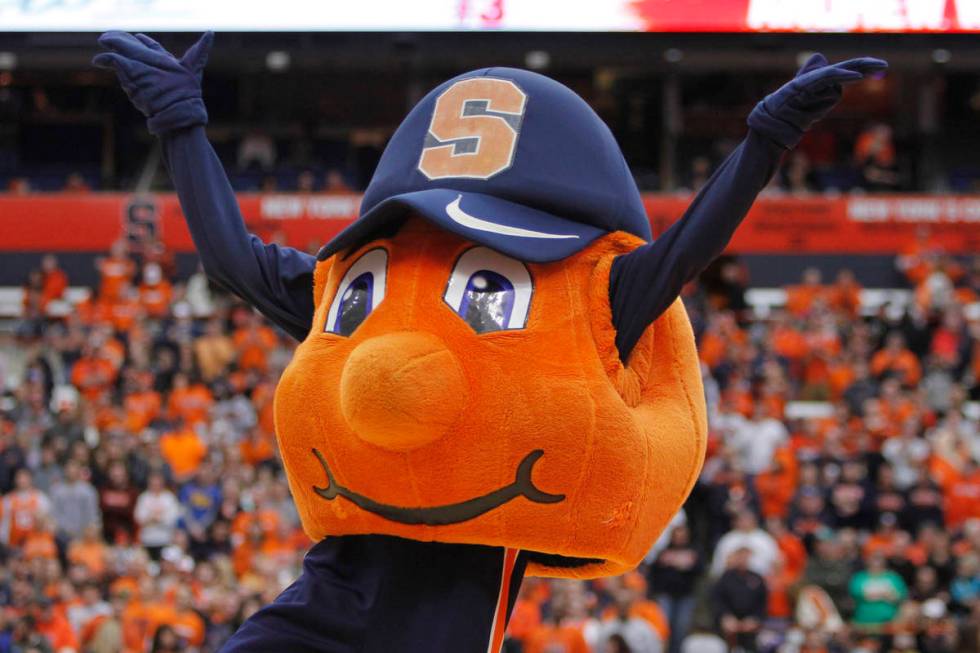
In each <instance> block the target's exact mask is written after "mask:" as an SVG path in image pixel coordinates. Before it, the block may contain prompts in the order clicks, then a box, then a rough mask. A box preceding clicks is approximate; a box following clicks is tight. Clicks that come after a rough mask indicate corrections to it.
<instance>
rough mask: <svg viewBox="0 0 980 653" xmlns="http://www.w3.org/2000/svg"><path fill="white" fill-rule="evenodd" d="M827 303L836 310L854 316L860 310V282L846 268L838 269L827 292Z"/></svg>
mask: <svg viewBox="0 0 980 653" xmlns="http://www.w3.org/2000/svg"><path fill="white" fill-rule="evenodd" d="M827 303H828V304H829V305H830V307H831V308H833V309H834V310H836V311H839V312H841V313H843V314H844V315H846V316H848V317H851V318H855V317H857V316H858V314H859V313H860V311H861V284H859V283H858V282H857V279H855V278H854V273H853V272H851V271H850V270H848V269H843V270H840V271H839V272H838V273H837V278H836V279H835V280H834V285H832V286H831V287H830V288H829V291H828V293H827Z"/></svg>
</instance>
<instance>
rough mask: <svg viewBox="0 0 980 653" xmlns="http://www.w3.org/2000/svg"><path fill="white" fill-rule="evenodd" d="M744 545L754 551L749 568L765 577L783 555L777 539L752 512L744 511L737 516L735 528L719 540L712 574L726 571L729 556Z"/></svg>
mask: <svg viewBox="0 0 980 653" xmlns="http://www.w3.org/2000/svg"><path fill="white" fill-rule="evenodd" d="M742 547H746V548H748V549H749V550H750V551H751V552H752V555H751V556H750V557H749V565H748V566H749V569H751V570H752V571H754V572H755V573H757V574H759V575H760V576H763V577H765V576H768V575H769V573H770V572H771V571H772V568H773V565H774V564H775V562H776V560H777V559H778V558H779V557H780V555H781V554H780V552H779V545H777V544H776V540H775V539H773V537H772V535H770V534H769V533H767V532H766V531H764V530H762V529H761V528H759V522H758V520H757V519H756V517H755V515H754V514H752V513H751V512H742V513H739V514H738V516H737V517H735V529H734V530H732V531H730V532H728V533H725V534H724V535H723V536H722V537H721V539H720V540H718V545H717V546H716V547H715V553H714V557H713V559H712V561H711V575H712V576H720V575H721V574H722V572H724V571H725V564H726V562H727V560H728V558H729V556H731V555H732V554H733V553H734V552H735V551H737V550H738V549H740V548H742Z"/></svg>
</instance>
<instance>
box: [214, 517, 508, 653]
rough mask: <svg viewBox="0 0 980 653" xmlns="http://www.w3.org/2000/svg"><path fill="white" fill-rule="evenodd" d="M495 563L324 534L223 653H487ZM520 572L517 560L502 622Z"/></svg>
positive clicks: (392, 541) (492, 551) (455, 551)
mask: <svg viewBox="0 0 980 653" xmlns="http://www.w3.org/2000/svg"><path fill="white" fill-rule="evenodd" d="M503 561H504V549H501V548H497V547H487V546H473V545H462V544H440V543H435V542H414V541H412V540H404V539H400V538H397V537H389V536H385V535H357V536H345V537H330V538H327V539H325V540H323V541H321V542H320V543H318V544H316V545H315V546H314V547H313V548H312V549H310V552H309V553H308V554H307V555H306V559H305V560H304V561H303V573H302V575H301V576H300V577H299V579H298V580H297V581H296V582H295V583H293V584H292V585H290V586H289V587H288V588H287V589H286V590H285V591H284V592H283V593H282V594H280V595H279V597H278V598H276V600H275V601H273V602H272V603H271V604H269V605H267V606H265V607H264V608H262V609H260V610H259V611H258V612H256V613H255V614H254V615H252V617H250V618H249V619H248V620H247V621H246V622H245V624H244V625H243V626H242V627H241V628H240V629H239V630H238V632H237V633H236V634H235V635H234V636H232V638H231V639H230V640H229V641H228V642H227V643H226V644H225V646H223V647H222V649H221V653H268V652H269V651H289V653H391V652H392V651H399V652H404V653H430V652H433V651H447V652H448V651H452V652H453V653H486V651H487V648H488V644H489V642H490V632H491V628H492V625H493V618H494V613H495V609H496V605H497V600H498V597H499V592H500V583H501V577H502V573H503ZM526 565H527V561H526V559H525V557H524V556H523V555H518V556H517V560H516V562H515V565H514V571H513V573H512V576H511V583H510V587H509V597H508V599H509V600H508V605H507V618H508V619H509V616H510V612H511V610H512V609H513V607H514V601H515V599H516V597H517V590H518V588H519V587H520V584H521V580H522V579H523V577H524V570H525V568H526Z"/></svg>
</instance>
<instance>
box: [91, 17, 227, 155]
mask: <svg viewBox="0 0 980 653" xmlns="http://www.w3.org/2000/svg"><path fill="white" fill-rule="evenodd" d="M213 39H214V32H205V33H204V35H203V36H201V38H200V39H199V40H198V41H197V43H195V44H194V45H192V46H191V47H189V48H188V49H187V52H185V53H184V56H183V57H181V58H180V59H178V58H177V57H175V56H174V55H172V54H170V53H169V52H167V51H166V50H165V49H164V48H163V46H162V45H160V44H159V43H157V42H156V41H154V40H153V39H151V38H150V37H149V36H146V35H145V34H137V35H135V36H133V35H132V34H127V33H126V32H115V31H114V32H106V33H105V34H103V35H102V36H101V37H99V44H100V45H101V46H102V47H104V48H106V49H107V50H109V52H103V53H101V54H98V55H96V56H95V58H94V59H92V64H93V65H95V66H98V67H99V68H108V69H111V70H115V71H116V75H118V77H119V82H120V84H122V87H123V90H124V91H126V95H128V96H129V99H130V100H132V102H133V105H134V106H135V107H136V108H137V109H139V110H140V112H141V113H142V114H143V115H144V116H146V118H147V121H146V124H147V126H148V127H149V128H150V132H151V133H153V134H156V135H157V136H160V135H163V134H166V133H168V132H172V131H175V130H178V129H184V128H186V127H193V126H195V125H206V124H207V122H208V112H207V110H206V109H205V108H204V100H202V99H201V77H202V74H203V72H204V64H206V63H207V61H208V53H209V52H210V51H211V41H212V40H213Z"/></svg>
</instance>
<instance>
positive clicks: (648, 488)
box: [94, 32, 885, 653]
mask: <svg viewBox="0 0 980 653" xmlns="http://www.w3.org/2000/svg"><path fill="white" fill-rule="evenodd" d="M211 41H212V35H211V34H210V33H208V34H205V35H204V36H203V37H202V38H201V39H200V40H199V41H198V42H197V43H196V44H194V45H193V46H192V47H191V48H190V49H189V50H188V51H187V53H186V54H184V56H183V57H182V58H179V59H178V58H176V57H175V56H173V55H171V54H170V53H169V52H167V51H166V50H165V49H164V48H163V47H162V46H161V45H160V44H159V43H157V42H156V41H154V40H153V39H151V38H149V37H147V36H145V35H142V34H137V35H130V34H126V33H122V32H109V33H107V34H105V35H103V36H102V37H101V39H100V41H99V42H100V44H101V45H102V46H103V47H104V48H105V49H106V50H107V51H106V52H104V53H102V54H99V55H98V56H96V58H95V60H94V62H95V64H96V65H99V66H102V67H107V68H111V69H113V70H115V72H116V73H117V74H118V77H119V80H120V82H121V83H122V87H123V89H124V90H125V91H126V93H127V94H128V95H129V97H130V99H131V100H132V101H133V103H134V104H135V105H136V107H137V108H138V109H139V110H140V111H142V112H143V113H144V114H145V115H146V117H147V119H148V125H149V129H150V131H151V132H153V133H154V134H156V135H158V136H159V137H160V138H161V140H162V143H163V149H164V154H165V160H166V164H167V167H168V169H169V171H170V174H171V176H172V178H173V182H174V185H175V187H176V189H177V193H178V195H179V197H180V202H181V206H182V208H183V211H184V214H185V216H186V219H187V223H188V225H189V227H190V231H191V234H192V236H193V238H194V243H195V245H196V247H197V249H198V251H199V253H200V256H201V259H202V261H203V264H204V268H205V270H206V271H207V273H208V274H209V276H210V277H211V278H212V279H213V280H214V281H216V282H217V283H219V284H221V285H222V286H224V287H226V288H228V289H229V290H231V291H232V292H234V293H236V294H237V295H239V296H240V297H241V298H242V299H244V300H245V301H246V302H248V303H250V304H251V305H252V306H254V307H255V308H257V309H258V310H259V311H261V312H262V313H263V314H264V315H265V316H266V317H268V318H269V319H270V320H271V321H272V322H274V323H275V324H277V325H279V326H280V327H281V328H282V329H284V330H285V331H286V332H288V333H289V334H291V335H292V336H293V337H295V338H296V339H297V340H300V341H302V342H301V343H300V344H299V346H298V347H297V349H296V353H295V356H294V357H293V360H292V362H291V363H290V364H289V366H288V367H287V369H286V371H285V373H284V374H283V376H282V379H281V380H280V382H279V386H278V389H277V391H276V400H275V418H276V420H275V421H276V436H277V439H278V443H279V450H280V452H281V455H282V460H283V464H284V465H285V470H286V475H287V477H288V479H289V485H290V489H291V490H292V495H293V499H294V500H295V502H296V505H297V507H298V509H299V513H300V515H301V517H302V521H303V527H304V529H305V531H306V533H307V534H308V535H309V536H310V537H311V538H312V539H313V540H314V542H316V544H315V545H314V546H313V547H312V549H311V550H310V551H309V553H308V554H307V556H306V559H305V561H304V566H303V572H302V575H301V576H300V578H299V579H298V580H297V581H296V582H295V583H293V584H292V585H291V586H290V587H289V588H288V589H286V590H285V591H284V592H283V593H282V594H281V595H280V596H279V597H278V598H277V599H276V600H275V601H274V602H273V603H272V604H270V605H268V606H266V607H264V608H263V609H261V610H259V611H258V612H257V613H256V614H255V615H253V616H252V617H251V618H250V619H248V621H246V623H245V624H244V625H243V626H242V627H241V629H240V630H239V631H238V632H237V633H236V634H235V635H234V636H233V637H232V638H231V640H230V641H229V642H228V643H227V644H226V645H225V647H224V648H223V651H226V652H228V653H241V652H244V651H249V652H251V651H255V652H263V653H264V652H269V651H283V652H289V653H303V652H307V651H309V652H314V651H329V652H336V653H354V652H357V653H391V652H399V653H402V652H408V653H414V652H427V653H442V652H446V653H470V652H472V653H485V652H490V653H497V651H499V650H500V646H501V642H502V640H503V636H504V630H505V628H506V625H507V620H508V617H509V615H510V611H511V608H512V606H513V604H514V600H515V598H516V596H517V589H518V587H519V585H520V582H521V579H522V578H523V577H524V576H525V575H534V576H556V577H574V578H590V577H597V576H606V575H611V574H620V573H623V572H625V571H627V570H629V569H631V568H633V567H634V566H635V565H636V564H637V563H638V562H639V561H640V560H641V559H642V558H643V555H644V554H645V553H646V552H647V550H648V549H649V548H650V546H651V544H652V543H653V541H654V540H655V538H656V537H657V535H658V534H659V533H660V531H661V530H662V529H663V527H664V526H665V525H666V524H667V522H668V521H669V520H670V519H671V517H672V516H673V515H674V513H675V512H676V511H677V510H678V509H679V508H680V506H681V504H682V503H683V502H684V500H685V498H686V497H687V495H688V493H689V492H690V490H691V487H692V486H693V484H694V482H695V479H696V478H697V475H698V472H699V471H700V469H701V464H702V461H703V459H704V452H705V435H706V430H707V424H706V419H705V405H704V398H703V390H702V386H701V379H700V374H699V365H698V358H697V352H696V350H695V344H694V337H693V334H692V331H691V326H690V323H689V321H688V319H687V316H686V314H685V311H684V307H683V305H682V304H681V302H680V301H679V300H678V294H679V292H680V290H681V287H682V286H683V285H684V284H685V283H686V282H688V281H690V280H691V279H692V278H693V277H694V276H695V275H697V274H698V273H699V272H700V271H701V270H702V269H703V268H704V267H705V266H706V265H707V264H708V263H709V262H711V260H712V259H713V258H715V257H716V256H717V255H718V254H719V253H720V252H721V251H722V250H723V249H724V247H725V245H726V243H727V242H728V240H729V239H730V237H731V235H732V233H733V232H734V230H735V228H736V227H737V226H738V224H739V222H740V221H741V220H742V218H743V217H744V216H745V214H746V212H747V211H748V209H749V207H750V205H751V204H752V202H753V201H754V199H755V197H756V195H757V194H758V192H759V191H760V190H761V189H762V188H763V187H764V186H765V185H766V183H767V182H768V181H769V179H770V178H771V176H772V175H773V173H774V171H775V169H776V167H777V164H778V162H779V159H780V156H781V154H782V153H783V152H785V151H786V150H787V149H789V148H792V147H793V146H794V145H796V143H797V142H798V141H799V139H800V138H801V137H802V135H803V133H804V132H805V131H806V129H807V128H808V127H809V126H810V125H811V124H812V123H813V122H815V121H816V120H818V119H820V118H821V117H822V116H824V115H825V114H826V113H827V112H828V111H829V110H830V109H831V108H832V107H833V106H834V105H835V104H836V103H837V101H838V100H839V99H840V96H841V85H842V84H843V83H846V82H851V81H856V80H859V79H861V78H862V77H863V76H864V75H865V74H867V73H869V72H874V71H879V70H882V69H884V67H885V63H884V62H883V61H880V60H877V59H870V58H862V59H854V60H851V61H846V62H843V63H839V64H835V65H829V64H828V63H827V61H826V59H824V58H823V57H822V56H821V55H815V56H813V57H812V58H811V59H810V60H809V61H808V62H807V63H806V65H805V66H804V67H803V68H802V69H801V70H800V71H799V73H798V74H797V76H796V77H795V78H794V79H793V80H792V81H790V82H789V83H788V84H786V85H785V86H783V87H782V88H781V89H779V90H778V91H776V92H775V93H773V94H772V95H770V96H768V97H766V98H765V99H764V100H763V101H762V102H760V103H759V104H758V105H757V106H756V107H755V109H754V110H753V111H752V113H751V115H750V116H749V118H748V126H749V130H748V135H747V136H746V138H745V140H744V141H743V142H742V143H741V144H740V145H739V146H738V148H737V149H736V150H735V151H734V152H733V153H732V154H731V156H729V157H728V158H727V159H726V160H725V162H724V163H723V164H722V165H721V167H720V168H719V169H718V171H717V172H716V173H715V174H714V176H713V177H712V178H711V180H710V181H709V182H708V184H707V185H706V186H705V187H704V189H703V190H701V192H700V193H699V194H698V196H697V197H696V198H695V200H694V201H693V203H692V204H691V206H690V208H689V209H688V210H687V211H686V213H685V214H684V215H683V216H682V217H681V218H680V219H679V220H678V222H677V223H676V224H674V225H673V226H672V227H671V228H670V229H669V230H668V231H667V232H666V233H665V234H663V235H662V236H661V237H660V238H658V239H656V240H654V241H652V242H650V241H651V233H650V226H649V222H648V219H647V216H646V213H645V212H644V208H643V204H642V202H641V200H640V195H639V193H638V191H637V188H636V185H635V184H634V182H633V178H632V177H631V175H630V171H629V168H628V167H627V165H626V161H625V160H624V159H623V155H622V153H621V152H620V149H619V147H618V146H617V144H616V141H615V139H614V138H613V135H612V133H611V132H610V131H609V129H608V128H607V127H606V125H605V124H603V122H602V121H601V120H600V119H599V117H598V116H597V115H596V114H595V113H594V112H593V111H592V109H591V108H589V106H588V105H587V104H586V103H585V102H584V101H583V100H582V99H581V98H579V97H578V96H577V95H576V94H575V93H573V92H572V91H571V90H569V89H568V88H566V87H565V86H563V85H561V84H559V83H557V82H555V81H553V80H551V79H548V78H547V77H543V76H541V75H539V74H536V73H532V72H528V71H524V70H515V69H511V68H486V69H483V70H476V71H473V72H469V73H466V74H463V75H460V76H459V77H456V78H453V79H451V80H449V81H447V82H445V83H443V84H441V85H439V86H438V87H436V88H435V89H433V90H432V91H431V92H430V93H429V94H428V95H426V96H425V97H424V98H423V99H422V101H421V102H419V103H418V105H417V106H416V107H415V108H414V109H412V111H411V112H410V113H409V114H408V116H407V117H406V118H405V120H404V122H402V124H401V126H399V127H398V129H397V131H395V133H394V135H393V136H392V138H391V141H390V142H389V144H388V146H387V148H386V149H385V152H384V155H383V156H382V158H381V161H380V163H379V165H378V168H377V171H376V172H375V174H374V177H373V179H372V180H371V183H370V185H369V186H368V188H367V191H366V192H365V195H364V198H363V202H362V204H361V209H360V217H359V218H358V219H357V220H356V221H355V222H354V223H353V224H352V225H351V226H350V227H349V228H347V229H346V230H345V231H343V232H342V233H340V234H339V235H338V236H337V237H336V238H334V239H333V240H332V241H331V242H329V243H327V244H326V246H325V247H323V249H322V250H321V251H320V253H319V255H318V256H315V257H314V256H310V255H307V254H304V253H301V252H299V251H296V250H293V249H289V248H284V247H279V246H276V245H266V244H264V243H262V242H261V241H260V240H259V239H258V238H257V237H255V236H253V235H250V234H249V233H248V232H247V231H246V229H245V225H244V223H243V220H242V217H241V214H240V212H239V209H238V205H237V203H236V201H235V195H234V193H233V191H232V188H231V186H230V184H229V182H228V180H227V178H226V176H225V173H224V170H223V169H222V166H221V163H220V162H219V160H218V157H217V156H216V155H215V153H214V150H213V149H212V148H211V146H210V144H209V143H208V141H207V138H206V135H205V130H204V126H205V124H206V123H207V112H206V110H205V106H204V103H203V101H202V99H201V77H202V73H203V70H204V65H205V62H206V60H207V56H208V51H209V49H210V46H211Z"/></svg>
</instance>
